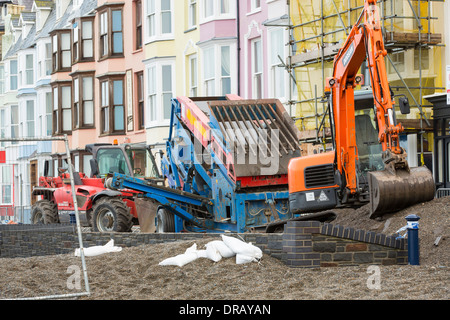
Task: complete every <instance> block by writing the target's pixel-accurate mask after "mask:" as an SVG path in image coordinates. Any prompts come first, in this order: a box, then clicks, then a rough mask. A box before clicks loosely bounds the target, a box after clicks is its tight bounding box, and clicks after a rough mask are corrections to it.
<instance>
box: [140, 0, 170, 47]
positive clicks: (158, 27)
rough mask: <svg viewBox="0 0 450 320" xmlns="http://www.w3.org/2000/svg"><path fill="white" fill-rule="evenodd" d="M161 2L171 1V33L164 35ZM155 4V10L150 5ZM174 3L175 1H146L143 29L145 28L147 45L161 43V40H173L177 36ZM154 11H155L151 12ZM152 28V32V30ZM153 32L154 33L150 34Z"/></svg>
mask: <svg viewBox="0 0 450 320" xmlns="http://www.w3.org/2000/svg"><path fill="white" fill-rule="evenodd" d="M161 1H170V32H166V33H163V32H162V30H163V27H162V21H163V18H162V15H163V13H164V12H163V10H162V8H161ZM150 2H153V8H151V7H150V6H149V3H150ZM174 8H175V5H174V1H173V0H146V1H145V6H144V15H145V16H144V21H143V23H144V24H143V27H144V28H145V32H144V34H145V37H144V39H145V43H148V42H153V41H159V40H173V39H174V34H175V30H174V29H175V22H174V20H175V19H174ZM151 9H153V11H150V10H151ZM150 28H151V30H150ZM150 31H152V32H150Z"/></svg>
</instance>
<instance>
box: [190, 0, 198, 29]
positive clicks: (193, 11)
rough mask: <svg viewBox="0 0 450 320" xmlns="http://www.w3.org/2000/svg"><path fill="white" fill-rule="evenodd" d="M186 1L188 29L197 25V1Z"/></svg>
mask: <svg viewBox="0 0 450 320" xmlns="http://www.w3.org/2000/svg"><path fill="white" fill-rule="evenodd" d="M188 1H189V13H188V14H189V18H188V27H189V28H192V27H195V26H196V25H197V0H188Z"/></svg>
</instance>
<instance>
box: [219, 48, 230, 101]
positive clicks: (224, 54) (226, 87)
mask: <svg viewBox="0 0 450 320" xmlns="http://www.w3.org/2000/svg"><path fill="white" fill-rule="evenodd" d="M220 53H221V60H222V61H221V84H222V95H226V94H230V93H231V70H230V47H229V46H222V47H221V48H220Z"/></svg>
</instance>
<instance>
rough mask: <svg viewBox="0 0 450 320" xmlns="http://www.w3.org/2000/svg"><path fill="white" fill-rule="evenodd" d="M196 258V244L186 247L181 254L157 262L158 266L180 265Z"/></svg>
mask: <svg viewBox="0 0 450 320" xmlns="http://www.w3.org/2000/svg"><path fill="white" fill-rule="evenodd" d="M197 258H198V250H197V244H196V243H194V244H193V245H192V246H190V247H189V248H187V249H186V251H185V252H184V253H183V254H179V255H177V256H175V257H171V258H167V259H165V260H163V261H161V262H160V263H159V265H160V266H178V267H182V266H184V265H186V264H188V263H190V262H192V261H194V260H196V259H197Z"/></svg>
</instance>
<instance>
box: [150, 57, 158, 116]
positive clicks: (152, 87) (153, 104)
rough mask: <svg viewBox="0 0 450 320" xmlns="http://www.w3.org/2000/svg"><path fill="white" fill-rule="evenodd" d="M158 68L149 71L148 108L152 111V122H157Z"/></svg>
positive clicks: (151, 68)
mask: <svg viewBox="0 0 450 320" xmlns="http://www.w3.org/2000/svg"><path fill="white" fill-rule="evenodd" d="M156 94H157V91H156V67H155V66H153V67H150V68H149V69H148V106H149V110H150V121H156Z"/></svg>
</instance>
